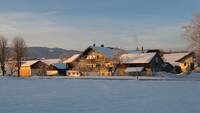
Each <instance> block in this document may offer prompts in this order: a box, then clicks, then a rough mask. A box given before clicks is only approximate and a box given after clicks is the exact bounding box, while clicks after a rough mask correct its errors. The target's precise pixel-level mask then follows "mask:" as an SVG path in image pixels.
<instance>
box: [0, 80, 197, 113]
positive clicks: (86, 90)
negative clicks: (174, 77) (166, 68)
mask: <svg viewBox="0 0 200 113" xmlns="http://www.w3.org/2000/svg"><path fill="white" fill-rule="evenodd" d="M199 96H200V81H137V80H91V79H58V78H55V79H16V78H15V79H13V78H9V79H0V113H195V112H196V113H197V112H199V111H200V107H199V106H200V98H199Z"/></svg>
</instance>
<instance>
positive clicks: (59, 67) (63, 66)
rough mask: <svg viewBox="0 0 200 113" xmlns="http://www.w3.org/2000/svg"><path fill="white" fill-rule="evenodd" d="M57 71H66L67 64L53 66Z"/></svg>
mask: <svg viewBox="0 0 200 113" xmlns="http://www.w3.org/2000/svg"><path fill="white" fill-rule="evenodd" d="M53 65H54V66H55V67H56V68H57V69H66V65H65V64H53Z"/></svg>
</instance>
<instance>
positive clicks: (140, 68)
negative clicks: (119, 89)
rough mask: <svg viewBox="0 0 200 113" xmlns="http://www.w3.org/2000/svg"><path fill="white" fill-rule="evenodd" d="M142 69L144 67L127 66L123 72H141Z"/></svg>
mask: <svg viewBox="0 0 200 113" xmlns="http://www.w3.org/2000/svg"><path fill="white" fill-rule="evenodd" d="M143 70H144V67H128V68H126V70H125V72H127V73H129V72H141V71H143Z"/></svg>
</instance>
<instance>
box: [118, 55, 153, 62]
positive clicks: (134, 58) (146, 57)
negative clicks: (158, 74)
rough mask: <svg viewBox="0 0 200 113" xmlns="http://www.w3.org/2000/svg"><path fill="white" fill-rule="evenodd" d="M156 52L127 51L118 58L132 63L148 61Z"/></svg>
mask: <svg viewBox="0 0 200 113" xmlns="http://www.w3.org/2000/svg"><path fill="white" fill-rule="evenodd" d="M156 54H157V53H129V54H123V55H121V56H120V60H121V62H122V63H124V64H132V63H150V62H151V60H152V59H153V57H154V56H155V55H156Z"/></svg>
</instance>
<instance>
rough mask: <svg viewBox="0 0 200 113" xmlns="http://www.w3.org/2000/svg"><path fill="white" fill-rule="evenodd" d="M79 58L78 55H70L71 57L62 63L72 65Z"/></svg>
mask: <svg viewBox="0 0 200 113" xmlns="http://www.w3.org/2000/svg"><path fill="white" fill-rule="evenodd" d="M79 56H80V54H75V55H72V56H71V57H69V58H68V59H67V60H65V61H64V62H63V63H72V62H73V61H75V60H76V59H77V58H78V57H79Z"/></svg>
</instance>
